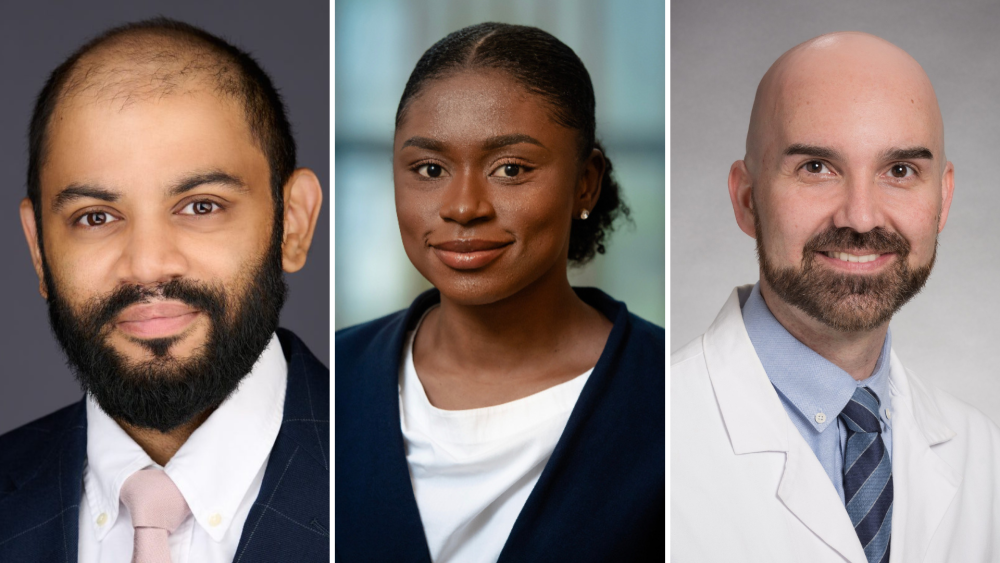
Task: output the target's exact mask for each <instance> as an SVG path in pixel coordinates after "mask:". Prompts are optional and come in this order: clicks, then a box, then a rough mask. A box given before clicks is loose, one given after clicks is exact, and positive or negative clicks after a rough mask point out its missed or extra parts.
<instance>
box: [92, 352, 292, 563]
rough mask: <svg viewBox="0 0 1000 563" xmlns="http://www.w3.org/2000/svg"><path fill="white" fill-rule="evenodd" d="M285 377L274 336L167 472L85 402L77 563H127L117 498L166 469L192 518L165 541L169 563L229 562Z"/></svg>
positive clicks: (275, 427) (128, 529) (124, 520)
mask: <svg viewBox="0 0 1000 563" xmlns="http://www.w3.org/2000/svg"><path fill="white" fill-rule="evenodd" d="M287 376H288V365H287V363H286V362H285V357H284V354H283V353H282V351H281V345H280V344H279V343H278V337H277V335H274V336H272V338H271V342H270V343H269V344H268V346H267V348H266V349H265V350H264V352H263V353H262V354H261V356H260V358H259V359H258V360H257V363H256V364H255V365H254V367H253V369H252V370H251V371H250V373H249V374H248V375H247V376H246V377H245V378H244V379H243V381H242V382H241V383H240V385H239V388H238V389H237V390H236V391H235V392H234V393H233V394H232V395H231V396H230V397H229V398H228V399H227V400H226V401H225V402H223V403H222V405H220V406H219V408H218V409H216V410H215V412H213V413H212V415H211V416H209V417H208V419H207V420H206V421H205V422H204V423H203V424H202V425H201V426H199V427H198V429H197V430H195V431H194V433H193V434H191V437H190V438H188V440H187V442H185V443H184V445H182V446H181V448H180V449H179V450H178V451H177V453H176V454H174V457H173V458H171V459H170V461H168V462H167V465H166V466H164V467H161V466H160V465H158V464H157V463H155V462H154V461H153V460H152V459H150V457H149V456H148V455H147V454H146V452H145V451H143V449H142V448H141V447H140V446H139V445H138V444H136V443H135V442H134V441H133V440H132V438H130V437H129V435H128V434H126V433H125V431H124V430H122V429H121V427H120V426H118V423H116V422H115V421H114V420H113V419H111V417H109V416H108V415H107V414H105V413H104V411H102V410H101V409H100V407H98V406H97V403H96V402H94V400H93V399H92V398H90V397H88V398H87V463H86V465H85V466H84V470H83V502H82V503H81V505H80V544H79V545H80V557H79V561H81V562H82V563H123V562H126V563H127V562H128V561H130V560H131V557H132V545H133V528H132V519H131V517H130V516H129V514H128V510H127V509H126V508H125V506H124V505H123V504H121V502H120V500H119V493H120V491H121V487H122V484H123V483H124V482H125V480H126V479H128V478H129V476H131V475H132V474H133V473H135V472H136V471H139V470H141V469H145V468H147V467H155V468H161V469H163V470H164V471H165V472H166V473H167V475H168V476H169V477H170V478H171V479H173V481H174V483H175V484H176V485H177V488H178V489H180V491H181V494H182V495H184V500H186V501H187V503H188V506H189V507H190V508H191V515H190V516H188V517H187V519H186V520H185V521H184V522H183V523H182V524H181V525H180V527H179V528H177V530H176V531H174V533H173V534H170V538H169V542H170V557H171V560H172V563H189V562H190V563H214V562H225V563H229V562H231V561H233V559H234V557H235V555H236V548H237V546H238V545H239V541H240V535H241V534H242V533H243V524H244V523H245V522H246V519H247V515H248V514H249V513H250V508H251V506H252V505H253V503H254V501H255V500H256V498H257V494H258V493H259V492H260V484H261V481H262V480H263V478H264V469H265V467H266V466H267V459H268V456H269V455H270V452H271V448H272V446H273V445H274V440H275V439H276V438H277V436H278V431H279V430H280V428H281V419H282V415H283V413H284V402H285V386H286V384H287Z"/></svg>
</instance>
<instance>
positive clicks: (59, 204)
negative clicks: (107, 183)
mask: <svg viewBox="0 0 1000 563" xmlns="http://www.w3.org/2000/svg"><path fill="white" fill-rule="evenodd" d="M120 197H121V194H120V193H119V192H116V191H112V190H108V189H105V188H100V187H97V186H88V185H85V184H70V185H68V186H66V187H65V188H64V189H63V190H62V191H61V192H59V193H58V194H56V197H55V199H54V200H53V201H52V211H55V212H58V211H60V210H61V209H62V208H63V207H65V206H66V204H68V203H69V202H71V201H73V200H76V199H84V198H91V199H99V200H101V201H107V202H112V203H113V202H116V201H118V198H120Z"/></svg>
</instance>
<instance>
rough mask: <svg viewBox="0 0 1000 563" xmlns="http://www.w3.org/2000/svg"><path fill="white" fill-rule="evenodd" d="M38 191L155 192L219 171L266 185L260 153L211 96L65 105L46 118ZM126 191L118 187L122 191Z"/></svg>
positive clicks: (239, 120) (235, 113)
mask: <svg viewBox="0 0 1000 563" xmlns="http://www.w3.org/2000/svg"><path fill="white" fill-rule="evenodd" d="M48 149H49V150H48V156H47V158H46V161H47V162H46V164H45V166H44V167H43V169H42V174H41V176H42V178H41V179H42V187H43V192H45V193H47V194H49V196H50V197H51V196H52V195H53V194H55V193H56V192H57V191H58V190H61V189H62V188H63V187H65V186H66V185H71V184H78V183H83V184H87V185H103V186H108V187H111V186H117V187H118V189H119V190H121V191H124V192H128V191H131V190H132V189H133V188H137V187H140V186H145V187H147V188H149V189H154V188H155V189H156V191H157V192H158V191H160V189H161V186H163V185H166V184H169V183H170V182H173V181H176V179H177V178H183V177H186V176H188V175H190V174H191V173H192V171H205V170H222V171H227V172H229V173H231V174H233V175H236V176H246V181H247V183H248V184H250V185H253V184H256V183H257V182H256V181H255V180H257V179H260V181H261V182H262V183H263V184H266V181H267V179H268V168H267V162H266V159H265V157H264V154H263V153H262V152H261V150H260V149H259V148H258V147H257V145H256V143H254V140H253V137H252V135H251V134H250V131H249V127H248V125H247V124H246V122H245V120H244V119H243V117H242V112H241V111H240V109H239V108H238V107H237V105H236V104H235V103H233V102H231V101H228V100H224V99H221V98H219V97H218V96H215V95H214V94H212V93H210V92H205V91H194V92H189V93H185V94H177V95H170V96H163V97H159V98H155V99H143V100H138V101H136V102H135V103H133V104H130V105H128V106H126V107H122V106H121V105H120V103H119V102H118V101H117V100H111V101H109V100H100V101H97V100H92V101H86V100H84V99H82V98H77V99H75V100H70V101H69V102H68V103H67V104H65V105H64V106H63V107H61V108H60V109H59V110H58V111H57V112H56V114H54V119H53V120H52V124H51V129H50V136H49V147H48ZM126 187H127V188H128V189H125V188H126Z"/></svg>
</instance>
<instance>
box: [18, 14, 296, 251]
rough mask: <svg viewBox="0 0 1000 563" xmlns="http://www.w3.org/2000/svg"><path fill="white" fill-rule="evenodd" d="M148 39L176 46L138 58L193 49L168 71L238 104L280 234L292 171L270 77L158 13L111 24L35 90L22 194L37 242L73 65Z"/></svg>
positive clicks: (171, 56) (290, 147) (234, 51)
mask: <svg viewBox="0 0 1000 563" xmlns="http://www.w3.org/2000/svg"><path fill="white" fill-rule="evenodd" d="M149 38H159V39H162V40H166V41H167V42H169V43H171V44H173V46H175V47H176V48H175V49H174V51H173V52H168V53H162V52H159V53H156V55H154V57H150V58H148V59H146V60H144V61H142V62H155V60H164V61H169V60H178V59H180V60H184V57H177V56H176V55H177V53H179V52H180V53H183V52H190V51H197V52H199V53H200V54H201V56H199V57H197V58H196V60H195V62H192V61H191V60H189V61H187V63H186V66H183V67H182V68H180V69H179V70H178V71H177V72H176V73H174V74H177V75H181V74H198V75H203V76H205V77H208V79H209V80H210V81H211V82H213V83H214V86H215V89H216V91H217V92H219V93H221V94H223V95H228V96H230V97H232V98H233V99H235V100H236V101H237V102H238V103H240V104H241V105H242V107H243V112H244V115H245V117H246V120H247V124H248V125H249V127H250V133H251V135H252V137H253V141H254V142H255V143H256V144H257V145H258V146H259V147H260V149H261V151H262V152H263V153H264V156H265V157H266V159H267V162H268V167H269V169H270V183H271V192H272V196H273V200H274V207H275V223H274V227H273V228H274V229H276V230H277V231H279V233H278V234H277V236H278V237H279V238H280V237H281V234H280V230H281V229H282V226H283V225H282V220H281V219H282V214H283V211H282V210H283V206H284V202H283V189H284V185H285V183H286V182H287V181H288V179H289V178H290V177H291V175H292V172H293V171H294V170H295V139H294V138H293V137H292V131H291V126H290V125H289V123H288V117H287V116H286V114H285V106H284V104H283V103H282V101H281V96H280V95H279V94H278V91H277V89H275V87H274V85H273V84H272V83H271V78H270V77H269V76H268V75H267V73H266V72H264V70H263V69H262V68H261V67H260V65H259V64H258V63H257V61H256V60H254V58H253V57H251V56H250V55H249V54H248V53H246V52H244V51H242V50H240V49H239V48H237V47H235V46H233V45H231V44H230V43H228V42H226V41H225V40H223V39H221V38H219V37H217V36H215V35H212V34H211V33H208V32H207V31H205V30H203V29H200V28H198V27H195V26H193V25H191V24H187V23H184V22H181V21H177V20H173V19H169V18H163V17H158V18H153V19H148V20H143V21H139V22H134V23H128V24H125V25H122V26H118V27H114V28H111V29H109V30H107V31H105V32H104V33H102V34H101V35H99V36H97V37H96V38H94V39H92V40H90V41H88V42H87V43H86V44H85V45H83V46H82V47H80V48H79V49H77V50H76V52H74V53H73V54H72V55H70V57H69V58H68V59H66V60H65V61H64V62H63V63H62V64H60V65H59V66H58V67H56V69H55V70H53V71H52V74H51V75H49V79H48V80H47V81H46V83H45V86H44V87H43V88H42V91H41V92H40V93H39V94H38V98H37V100H36V101H35V109H34V111H33V112H32V114H31V124H30V126H29V130H28V199H29V200H30V201H31V205H32V207H34V211H35V223H36V229H37V233H38V242H39V244H41V242H42V217H41V212H42V211H41V209H42V202H41V197H42V188H41V168H42V166H43V165H44V164H45V158H46V150H47V142H48V136H49V123H50V121H51V118H52V114H53V112H55V110H56V107H57V106H58V104H59V102H60V101H61V100H62V99H63V98H64V97H65V96H66V95H67V91H68V90H70V89H74V88H76V87H80V86H81V83H85V82H86V81H87V78H86V77H83V78H79V77H75V74H76V72H77V71H78V70H79V69H78V68H77V67H78V66H79V65H80V63H81V60H83V59H84V58H85V57H86V56H87V55H88V54H91V53H93V52H94V51H96V50H98V49H101V48H106V47H109V46H113V45H115V44H119V43H125V42H128V41H133V42H141V41H143V40H144V39H149ZM157 78H158V79H162V80H161V82H162V83H163V86H162V87H161V88H160V89H161V90H165V91H169V89H170V87H171V77H170V76H169V75H167V76H164V75H158V76H157Z"/></svg>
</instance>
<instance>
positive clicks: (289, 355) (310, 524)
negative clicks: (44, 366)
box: [0, 328, 330, 563]
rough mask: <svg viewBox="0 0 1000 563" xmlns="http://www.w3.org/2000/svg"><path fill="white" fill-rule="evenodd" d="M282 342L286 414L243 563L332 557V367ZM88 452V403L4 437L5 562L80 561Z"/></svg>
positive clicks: (285, 337) (0, 533) (285, 334)
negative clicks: (330, 452)
mask: <svg viewBox="0 0 1000 563" xmlns="http://www.w3.org/2000/svg"><path fill="white" fill-rule="evenodd" d="M278 339H279V340H280V341H281V349H282V351H284V353H285V359H286V360H287V361H288V386H287V388H286V391H285V413H284V418H283V420H282V422H281V430H280V431H279V432H278V438H277V439H276V440H275V442H274V447H273V448H272V449H271V455H270V457H269V458H268V461H267V468H266V469H265V470H264V481H263V482H262V483H261V485H260V494H258V495H257V501H256V502H254V504H253V507H252V508H251V509H250V514H249V515H248V516H247V521H246V524H245V525H244V526H243V535H241V536H240V542H239V546H238V547H237V548H236V557H235V558H234V561H238V562H239V563H254V562H262V563H263V562H271V561H296V562H302V563H314V562H316V563H318V562H321V561H329V560H330V532H329V527H330V504H329V498H330V470H329V466H330V462H329V460H330V457H329V454H328V452H329V451H330V418H329V413H330V396H329V392H330V370H328V369H327V368H326V366H324V365H323V364H322V363H321V362H320V361H319V360H318V359H316V357H315V356H313V355H312V353H311V352H310V351H309V349H308V348H306V345H305V344H304V343H303V342H302V341H301V340H299V339H298V337H296V336H295V335H294V334H292V333H291V332H289V331H287V330H284V329H280V328H279V329H278ZM86 458H87V411H86V407H85V404H84V402H83V401H79V402H77V403H74V404H72V405H70V406H68V407H66V408H64V409H61V410H58V411H56V412H54V413H52V414H50V415H48V416H46V417H45V418H41V419H39V420H36V421H35V422H32V423H29V424H26V425H24V426H22V427H20V428H18V429H15V430H12V431H10V432H8V433H7V434H4V435H3V436H0V561H2V562H3V563H7V562H8V561H10V562H17V563H20V562H22V561H23V562H29V561H30V562H31V563H47V562H52V563H56V562H59V563H70V562H72V561H76V560H77V547H78V545H79V537H78V534H79V522H80V501H81V496H82V492H83V464H84V462H85V461H86Z"/></svg>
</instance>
